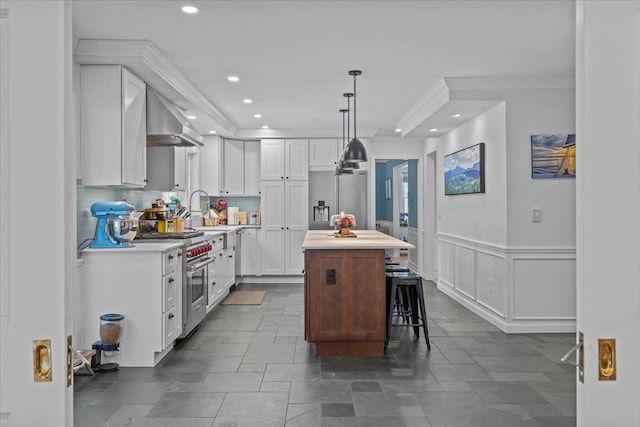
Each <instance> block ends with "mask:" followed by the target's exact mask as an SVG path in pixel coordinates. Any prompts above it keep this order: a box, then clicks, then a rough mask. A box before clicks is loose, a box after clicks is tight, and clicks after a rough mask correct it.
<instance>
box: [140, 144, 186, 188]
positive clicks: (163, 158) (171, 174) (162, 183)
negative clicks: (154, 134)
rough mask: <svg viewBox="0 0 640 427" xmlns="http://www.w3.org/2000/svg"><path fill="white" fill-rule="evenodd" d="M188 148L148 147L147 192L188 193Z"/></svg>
mask: <svg viewBox="0 0 640 427" xmlns="http://www.w3.org/2000/svg"><path fill="white" fill-rule="evenodd" d="M187 161H188V156H187V147H173V146H166V147H161V146H151V147H147V176H148V182H147V186H146V187H145V190H152V191H187Z"/></svg>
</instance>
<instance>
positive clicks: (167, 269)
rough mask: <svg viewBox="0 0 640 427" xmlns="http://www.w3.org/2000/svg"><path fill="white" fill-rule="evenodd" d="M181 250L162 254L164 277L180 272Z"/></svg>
mask: <svg viewBox="0 0 640 427" xmlns="http://www.w3.org/2000/svg"><path fill="white" fill-rule="evenodd" d="M179 254H180V250H175V251H170V252H164V253H163V254H162V275H163V276H166V275H168V274H171V273H173V272H174V271H176V270H179V267H180V262H181V260H180V256H179Z"/></svg>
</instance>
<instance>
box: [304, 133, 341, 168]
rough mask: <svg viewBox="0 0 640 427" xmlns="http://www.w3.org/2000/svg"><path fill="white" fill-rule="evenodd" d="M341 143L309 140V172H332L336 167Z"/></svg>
mask: <svg viewBox="0 0 640 427" xmlns="http://www.w3.org/2000/svg"><path fill="white" fill-rule="evenodd" d="M341 153H342V141H340V140H336V139H310V140H309V170H311V171H332V170H335V168H336V166H337V165H338V159H339V158H340V154H341Z"/></svg>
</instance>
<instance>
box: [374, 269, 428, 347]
mask: <svg viewBox="0 0 640 427" xmlns="http://www.w3.org/2000/svg"><path fill="white" fill-rule="evenodd" d="M385 274H386V281H387V337H386V339H385V341H384V349H385V350H386V349H387V346H388V345H389V336H390V335H391V327H392V326H413V332H414V333H415V335H416V337H419V336H420V326H422V328H423V330H424V339H425V341H426V342H427V349H429V350H431V343H430V342H429V329H428V327H427V310H426V308H425V304H424V290H423V289H422V277H421V276H420V275H418V274H416V273H411V272H404V271H403V272H387V273H385ZM396 296H399V297H400V298H397V297H396ZM397 300H399V301H398V303H396V301H397ZM418 310H419V312H418ZM394 311H395V312H397V313H398V315H399V316H402V317H403V318H404V320H405V323H404V324H402V325H393V314H394Z"/></svg>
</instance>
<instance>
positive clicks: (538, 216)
mask: <svg viewBox="0 0 640 427" xmlns="http://www.w3.org/2000/svg"><path fill="white" fill-rule="evenodd" d="M531 222H542V209H532V210H531Z"/></svg>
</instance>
